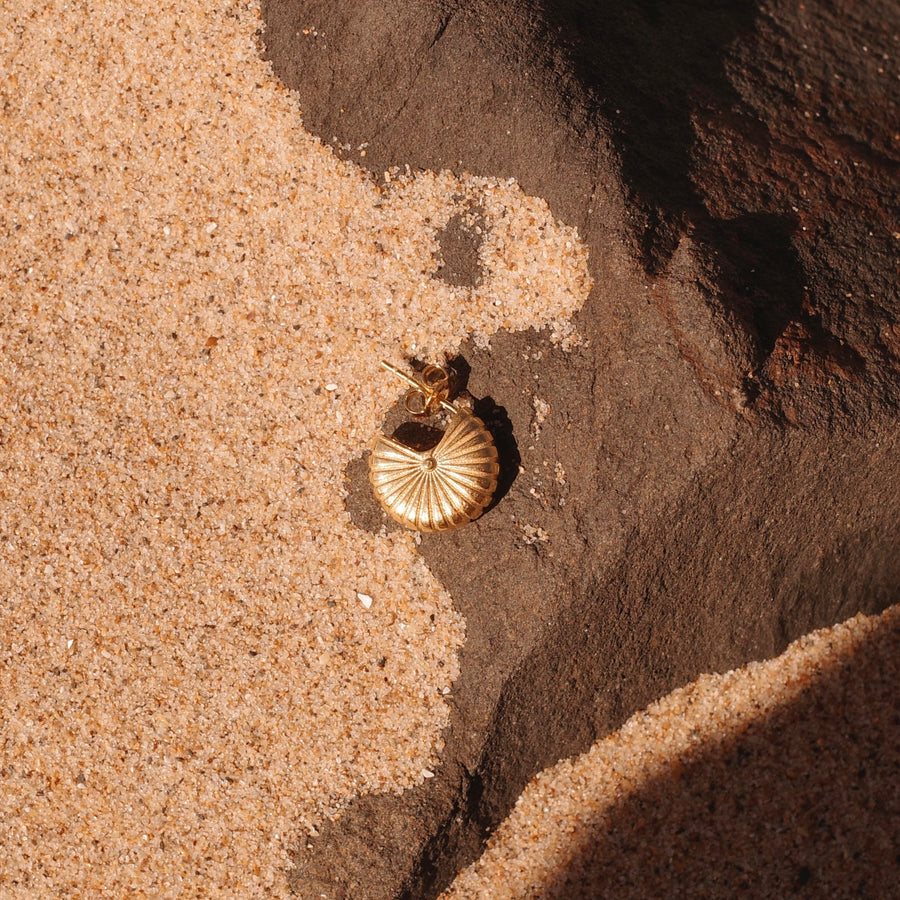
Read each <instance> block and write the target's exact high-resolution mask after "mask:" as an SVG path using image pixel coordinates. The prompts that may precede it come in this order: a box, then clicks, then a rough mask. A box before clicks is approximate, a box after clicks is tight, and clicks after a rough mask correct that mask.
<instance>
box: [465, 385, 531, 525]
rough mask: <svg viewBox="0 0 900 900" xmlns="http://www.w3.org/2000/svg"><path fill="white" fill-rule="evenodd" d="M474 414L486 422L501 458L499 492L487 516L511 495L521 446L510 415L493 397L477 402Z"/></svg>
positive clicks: (486, 510)
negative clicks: (514, 432)
mask: <svg viewBox="0 0 900 900" xmlns="http://www.w3.org/2000/svg"><path fill="white" fill-rule="evenodd" d="M474 412H475V415H476V416H478V418H479V419H481V421H482V422H484V424H485V425H486V426H487V430H488V431H489V432H490V433H491V436H492V437H493V438H494V444H495V445H496V447H497V455H498V456H499V457H500V475H499V477H498V478H497V490H496V491H494V497H493V499H492V500H491V502H490V505H489V506H488V507H487V509H485V514H487V513H488V512H490V511H491V510H492V509H493V508H494V507H495V506H496V505H497V504H498V503H499V502H500V501H501V500H502V499H503V498H504V497H505V496H506V495H507V494H508V493H509V489H510V488H511V487H512V486H513V482H514V481H515V480H516V478H517V477H518V475H519V465H520V464H521V462H522V457H521V456H520V455H519V445H518V444H517V443H516V437H515V435H514V434H513V424H512V422H511V421H510V418H509V414H508V413H507V411H506V410H505V409H504V408H503V407H502V406H498V405H497V404H496V403H495V402H494V400H493V398H491V397H482V399H481V400H476V401H475V408H474Z"/></svg>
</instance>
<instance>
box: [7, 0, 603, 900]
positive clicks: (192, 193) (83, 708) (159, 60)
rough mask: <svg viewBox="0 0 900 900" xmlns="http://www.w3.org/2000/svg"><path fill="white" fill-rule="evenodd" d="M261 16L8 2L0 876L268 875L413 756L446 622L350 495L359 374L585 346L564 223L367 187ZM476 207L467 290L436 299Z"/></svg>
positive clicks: (389, 781) (400, 543) (176, 880)
mask: <svg viewBox="0 0 900 900" xmlns="http://www.w3.org/2000/svg"><path fill="white" fill-rule="evenodd" d="M260 27H261V23H260V19H259V12H258V9H257V6H256V4H255V3H252V2H238V3H231V4H226V3H222V4H213V3H208V4H207V3H200V2H184V3H178V4H173V3H162V4H160V3H152V4H151V3H148V2H142V3H141V2H138V3H131V4H125V5H123V4H121V3H118V2H114V0H109V2H102V0H100V2H63V0H55V2H46V3H43V2H41V3H38V2H33V3H31V2H21V3H15V4H12V3H9V4H5V5H4V6H3V8H2V10H0V70H2V71H3V72H4V82H3V84H2V86H0V89H2V107H0V109H2V113H0V115H2V118H0V161H2V169H0V281H2V290H0V698H2V713H0V735H2V757H0V860H2V862H0V896H3V897H28V898H40V897H50V896H61V895H62V896H66V897H72V898H75V897H92V898H97V897H117V898H119V897H126V896H127V897H156V898H163V897H185V896H190V897H260V896H266V897H276V896H282V895H284V894H285V892H286V890H287V888H286V880H285V871H284V870H285V867H286V866H287V865H288V861H289V856H288V854H289V850H290V847H291V845H292V844H293V843H294V842H296V841H297V840H299V839H300V836H301V835H303V834H309V833H314V832H315V829H316V826H317V824H321V823H322V822H323V821H324V820H325V818H327V817H328V816H330V815H334V814H335V813H336V812H338V811H339V810H340V808H341V806H342V804H344V803H346V802H347V800H348V799H349V798H351V797H353V796H355V795H357V794H359V793H361V792H365V791H399V790H402V789H403V788H405V787H407V786H409V785H412V784H414V783H417V782H419V781H421V780H422V779H424V778H427V777H429V776H430V775H431V767H433V766H434V765H435V762H436V760H437V754H438V753H439V751H440V747H441V743H440V741H441V737H440V736H441V729H442V728H443V726H444V725H445V724H446V722H447V717H448V709H447V704H446V697H447V696H448V694H449V692H450V691H452V685H453V680H454V678H455V676H456V674H457V656H456V654H457V651H458V649H459V647H460V646H461V644H462V642H463V640H464V622H463V621H462V619H461V617H460V616H459V614H458V613H456V612H455V611H454V609H453V606H452V602H451V598H450V597H449V596H448V595H447V593H446V592H445V591H444V590H443V589H442V587H441V586H440V584H438V583H437V582H436V580H435V579H434V578H433V576H432V575H431V573H430V572H429V571H428V569H427V568H426V566H425V565H424V563H423V562H422V561H421V559H420V558H419V557H418V555H417V553H416V543H415V538H414V536H413V535H412V534H410V533H406V532H392V533H390V534H387V533H382V534H380V535H371V534H368V533H365V532H362V531H360V530H358V529H356V528H355V527H354V526H353V525H352V523H351V522H350V519H349V516H348V515H347V513H346V511H345V509H344V505H343V498H344V494H345V487H344V481H343V469H344V466H345V465H346V464H347V462H348V461H350V460H351V459H354V458H356V457H358V456H359V454H360V453H361V452H362V451H363V450H364V448H366V447H367V446H368V445H369V444H370V442H371V441H372V439H373V437H374V435H375V433H376V430H377V429H378V428H379V427H380V424H381V421H382V419H383V416H384V414H385V413H386V411H387V409H388V407H389V406H390V404H391V403H392V402H393V401H394V400H395V399H396V397H397V396H398V394H399V392H400V388H399V386H398V384H397V383H395V382H394V381H393V380H392V379H390V378H389V377H387V376H386V375H385V374H384V373H383V372H382V371H381V370H380V369H379V368H378V363H379V360H380V359H382V358H386V359H388V360H390V361H392V362H394V363H396V364H398V365H399V364H403V362H404V359H405V358H406V357H410V356H419V357H422V358H423V359H426V360H428V361H440V359H441V357H442V354H444V353H445V352H453V351H454V350H455V349H456V348H457V347H458V346H459V345H460V343H461V341H463V340H464V339H466V338H468V337H474V338H475V339H476V340H479V341H482V342H485V341H488V340H489V339H490V335H491V334H492V333H494V332H496V331H497V330H498V329H501V328H506V329H524V328H529V327H537V328H543V327H546V328H549V329H551V330H552V332H553V334H554V336H555V337H556V339H558V340H559V341H562V342H571V341H573V340H575V339H576V337H575V336H573V335H572V333H571V329H570V327H569V325H568V320H569V318H570V317H571V315H572V314H573V313H574V312H575V310H577V309H578V307H579V306H580V305H581V304H582V303H583V302H584V299H585V297H586V296H587V292H588V290H589V288H590V281H589V278H588V275H587V262H586V253H585V251H584V248H583V247H582V245H581V243H580V242H579V240H578V235H577V234H576V233H575V232H574V231H573V230H572V229H569V228H566V227H565V226H563V225H562V224H560V223H557V222H555V221H554V220H553V217H552V216H551V215H550V213H549V211H548V208H547V206H546V204H545V203H544V202H543V201H542V200H540V199H539V198H532V197H527V196H525V195H524V194H523V193H522V192H521V190H519V188H518V187H517V186H516V185H515V184H513V183H510V182H506V181H503V182H500V181H494V180H491V179H486V178H474V177H468V176H462V177H454V176H453V175H451V174H449V173H443V174H432V173H421V174H416V175H412V174H408V173H405V172H396V171H395V172H391V173H385V178H384V180H383V182H379V183H377V184H376V183H374V182H373V181H372V180H371V179H370V178H369V177H367V176H366V175H365V174H364V173H363V172H361V171H360V170H359V169H358V168H357V167H355V166H353V165H352V164H349V163H346V162H342V161H341V160H339V159H337V158H336V156H335V155H334V153H332V151H331V150H330V149H329V148H328V147H326V146H323V145H322V143H321V142H320V141H319V140H317V139H315V138H313V137H311V136H310V135H309V134H308V133H307V132H305V131H304V129H303V127H302V112H301V110H300V109H299V108H298V104H297V101H296V98H295V97H293V96H291V95H290V94H289V93H288V92H287V91H286V90H285V89H284V88H283V87H281V86H280V85H279V84H278V83H277V82H276V81H275V80H274V78H273V77H272V75H271V73H270V71H269V68H268V66H267V65H266V64H265V63H264V62H262V61H261V58H260V55H259V45H258V30H259V29H260ZM471 207H476V208H478V209H479V210H480V214H481V215H482V216H483V219H484V223H485V229H486V234H485V239H484V243H483V245H482V248H481V264H482V267H483V271H484V278H483V279H482V281H481V282H480V283H479V284H478V285H477V286H476V287H473V288H467V287H458V286H452V285H450V284H447V283H446V282H445V281H443V280H441V279H439V278H436V277H435V275H436V273H437V267H438V261H437V260H438V256H439V254H438V253H437V249H438V242H437V234H438V231H439V229H440V228H441V227H442V226H443V225H444V224H445V223H446V222H448V221H449V220H450V219H451V218H452V217H453V216H454V215H456V214H459V213H464V212H465V211H466V210H467V209H469V208H471ZM470 527H478V526H477V524H476V525H473V526H470ZM369 598H371V601H370V600H369Z"/></svg>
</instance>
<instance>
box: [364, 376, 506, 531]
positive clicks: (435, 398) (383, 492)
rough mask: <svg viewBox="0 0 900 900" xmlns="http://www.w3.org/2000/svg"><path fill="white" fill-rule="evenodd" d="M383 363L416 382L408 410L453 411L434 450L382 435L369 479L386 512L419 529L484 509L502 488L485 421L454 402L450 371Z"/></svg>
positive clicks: (447, 525) (465, 519) (441, 526)
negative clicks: (414, 370) (414, 373)
mask: <svg viewBox="0 0 900 900" xmlns="http://www.w3.org/2000/svg"><path fill="white" fill-rule="evenodd" d="M381 365H382V366H383V367H384V368H385V369H387V370H388V371H389V372H391V373H393V374H394V375H396V376H397V377H398V378H401V379H402V380H403V381H405V382H406V383H407V384H409V385H410V389H409V390H408V391H407V393H406V397H405V398H404V405H405V406H406V410H407V412H409V413H411V414H412V415H413V416H416V417H419V418H423V417H428V416H435V415H438V414H440V413H441V412H442V411H444V412H447V413H449V414H450V421H449V423H448V424H447V427H446V430H445V431H444V433H443V435H442V436H441V439H440V440H439V441H438V443H437V444H436V445H435V446H434V447H431V448H430V449H428V450H416V449H415V448H413V447H410V446H409V445H408V444H405V443H403V442H402V441H399V440H397V438H396V437H387V436H386V435H384V434H379V435H378V437H377V438H376V439H375V443H374V444H373V446H372V455H371V456H370V458H369V480H370V481H371V482H372V489H373V491H374V492H375V497H376V499H377V500H378V502H379V503H380V504H381V506H382V507H383V508H384V510H385V512H387V514H388V515H389V516H390V517H391V518H392V519H394V520H395V521H397V522H399V523H400V524H401V525H405V526H406V527H407V528H411V529H413V530H415V531H426V532H432V531H450V530H451V529H453V528H459V527H460V526H461V525H466V524H467V523H469V522H471V521H472V520H473V519H477V518H478V516H480V515H481V514H482V512H484V510H485V508H486V507H487V506H488V505H489V504H490V502H491V499H492V498H493V496H494V492H495V491H496V490H497V478H498V476H499V474H500V463H499V459H498V456H497V448H496V446H495V444H494V439H493V437H492V436H491V433H490V432H489V431H488V429H487V427H486V426H485V424H484V422H482V421H481V419H479V418H478V416H476V415H474V413H471V412H469V411H468V410H467V409H465V408H464V407H461V406H458V405H457V404H454V403H451V402H450V400H449V396H450V387H451V383H450V375H449V373H448V372H447V370H446V369H442V368H441V367H439V366H426V367H425V368H424V369H423V370H422V373H421V375H420V376H419V377H418V378H414V377H411V376H409V375H407V374H406V373H405V372H402V371H400V369H398V368H396V367H395V366H392V365H391V364H390V363H387V362H382V363H381Z"/></svg>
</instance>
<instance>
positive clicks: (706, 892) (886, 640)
mask: <svg viewBox="0 0 900 900" xmlns="http://www.w3.org/2000/svg"><path fill="white" fill-rule="evenodd" d="M898 654H900V621H898V620H897V619H896V618H895V619H894V620H893V622H889V623H887V624H883V625H881V626H880V627H879V628H878V630H877V631H875V632H874V633H873V634H872V635H871V636H870V637H869V638H868V639H867V640H866V641H865V642H864V643H863V645H862V646H861V647H860V648H858V649H857V651H856V652H855V653H854V654H852V655H851V656H849V657H848V658H846V659H843V660H840V661H839V662H837V663H835V664H834V665H833V666H831V667H829V668H827V669H826V670H825V671H824V672H823V673H822V674H821V675H820V676H819V677H817V679H816V680H815V681H814V682H813V683H812V684H810V685H809V687H808V688H807V689H806V690H805V691H804V692H803V693H802V694H801V696H800V697H799V698H798V699H796V700H794V701H793V702H791V703H789V704H787V705H785V706H784V707H783V708H781V709H779V710H777V711H776V712H775V713H774V714H772V715H770V716H768V717H766V718H762V719H760V720H757V721H752V722H751V723H750V724H749V725H748V726H747V727H746V729H745V730H744V731H743V733H741V734H740V735H739V736H738V737H737V738H736V739H730V740H727V741H725V742H723V743H722V744H720V745H718V746H715V745H713V746H706V747H705V748H704V749H703V750H702V751H701V752H700V753H698V754H696V755H694V756H693V758H691V759H688V760H685V759H680V760H677V759H676V760H672V761H671V764H670V765H669V767H668V769H667V771H665V773H664V774H662V775H660V776H658V777H656V778H654V779H653V780H651V781H650V782H649V783H647V784H645V785H643V786H642V787H641V788H639V789H638V790H637V791H635V792H634V793H633V794H631V795H629V796H628V797H626V798H625V799H624V800H622V801H621V802H620V803H619V804H618V805H616V806H614V807H613V808H612V809H611V810H604V813H603V816H602V820H601V819H600V818H597V819H595V820H593V821H589V822H588V824H587V825H586V827H585V828H584V830H583V833H582V834H581V835H580V836H579V844H580V847H579V848H578V850H577V852H576V853H575V855H574V858H573V859H572V861H571V863H570V864H569V865H568V866H567V867H566V870H565V871H561V872H559V873H558V875H557V877H556V879H555V881H554V882H553V883H552V884H551V885H550V886H548V887H547V888H546V889H545V890H544V891H542V892H541V893H540V894H538V895H536V896H540V897H542V898H546V900H550V898H565V900H575V898H592V900H593V898H603V897H616V898H624V900H630V898H634V900H638V898H640V900H643V898H645V897H660V896H666V897H686V896H687V897H700V896H702V897H710V898H723V900H725V898H732V897H737V896H750V897H788V896H795V895H796V896H803V897H872V898H875V897H888V896H892V895H893V893H894V891H895V890H896V886H897V884H898V883H900V860H898V858H897V852H896V850H897V848H896V828H897V821H898V819H900V791H898V787H897V785H898V777H900V719H898V715H897V703H896V698H895V697H894V696H893V691H892V690H891V689H890V688H889V686H888V683H889V679H887V678H884V677H882V673H883V672H890V671H892V669H895V668H896V660H897V657H898ZM552 827H553V824H552V823H548V828H552Z"/></svg>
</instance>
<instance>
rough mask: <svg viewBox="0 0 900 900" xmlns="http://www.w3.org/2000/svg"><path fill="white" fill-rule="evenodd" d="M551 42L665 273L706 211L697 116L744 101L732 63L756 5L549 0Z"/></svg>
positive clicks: (543, 6) (648, 252)
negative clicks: (617, 163) (698, 171)
mask: <svg viewBox="0 0 900 900" xmlns="http://www.w3.org/2000/svg"><path fill="white" fill-rule="evenodd" d="M539 9H540V11H541V14H542V15H543V17H544V20H545V22H546V27H547V31H548V39H549V40H551V41H554V42H557V43H559V44H560V45H561V46H562V47H564V48H566V50H567V52H568V54H569V56H570V58H571V60H572V64H573V66H574V70H575V74H576V77H577V78H578V80H579V82H580V83H581V85H582V86H583V87H584V89H585V90H586V91H587V93H588V96H589V98H590V101H591V102H592V103H593V104H594V106H595V108H596V109H597V110H599V111H600V113H601V114H602V115H603V116H604V117H605V119H606V120H607V121H608V123H609V126H610V128H611V131H612V137H613V140H614V141H615V144H616V147H617V149H618V151H619V155H620V158H621V164H622V175H623V179H624V181H625V184H626V187H627V189H628V190H629V191H630V193H631V200H632V202H633V203H634V204H635V205H636V207H637V210H636V211H637V212H638V213H639V217H640V219H641V220H642V221H641V222H640V226H641V228H642V231H643V240H642V245H643V251H644V255H645V261H646V264H647V265H648V268H649V269H650V271H652V272H659V271H662V270H663V269H664V268H665V266H666V264H667V263H668V260H669V258H670V257H671V255H672V252H673V251H674V249H675V247H676V246H677V244H678V239H679V236H680V235H681V234H682V233H683V232H684V231H685V230H686V228H687V226H688V223H690V222H695V221H702V219H703V218H704V217H705V215H706V214H705V210H704V208H703V205H702V203H701V201H700V198H699V197H698V196H697V193H696V191H695V188H694V184H693V181H692V178H691V171H692V167H693V164H694V157H693V149H694V144H695V141H696V135H695V131H694V125H693V118H694V116H695V115H696V114H697V112H698V111H701V110H703V109H721V108H727V107H728V106H730V105H732V104H734V103H736V102H737V101H738V97H737V94H736V93H735V91H734V88H733V87H732V85H731V82H730V81H729V79H728V77H727V75H726V72H725V67H724V57H725V55H726V54H727V52H728V48H729V45H730V44H731V43H732V42H733V41H734V40H735V39H736V38H738V37H740V36H742V35H745V34H747V33H749V32H750V31H752V29H753V26H754V22H755V19H756V16H757V14H758V4H757V2H755V0H625V2H622V3H605V2H599V0H542V2H541V3H540V4H539Z"/></svg>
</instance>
